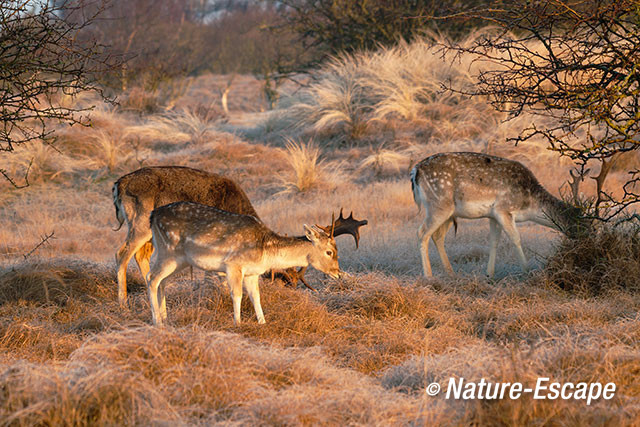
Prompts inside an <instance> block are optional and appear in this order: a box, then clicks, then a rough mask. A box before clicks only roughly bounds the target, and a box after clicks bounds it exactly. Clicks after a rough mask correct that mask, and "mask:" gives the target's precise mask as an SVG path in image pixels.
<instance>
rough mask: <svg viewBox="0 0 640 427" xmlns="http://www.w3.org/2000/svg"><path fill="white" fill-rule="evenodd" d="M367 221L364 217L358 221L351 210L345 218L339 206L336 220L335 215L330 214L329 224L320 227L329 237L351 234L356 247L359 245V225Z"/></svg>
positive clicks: (365, 223)
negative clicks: (338, 214)
mask: <svg viewBox="0 0 640 427" xmlns="http://www.w3.org/2000/svg"><path fill="white" fill-rule="evenodd" d="M368 223H369V222H368V221H367V220H366V219H365V220H362V221H358V220H357V219H354V218H353V212H351V214H350V215H349V217H348V218H345V217H344V216H343V214H342V208H340V216H339V217H338V219H337V220H335V216H333V215H332V216H331V224H329V225H327V226H326V227H321V226H318V227H319V228H321V229H322V230H324V232H325V233H327V234H328V235H329V236H331V237H337V236H339V235H341V234H351V235H352V236H353V239H354V240H355V241H356V249H357V248H358V247H359V246H360V227H362V226H363V225H367V224H368Z"/></svg>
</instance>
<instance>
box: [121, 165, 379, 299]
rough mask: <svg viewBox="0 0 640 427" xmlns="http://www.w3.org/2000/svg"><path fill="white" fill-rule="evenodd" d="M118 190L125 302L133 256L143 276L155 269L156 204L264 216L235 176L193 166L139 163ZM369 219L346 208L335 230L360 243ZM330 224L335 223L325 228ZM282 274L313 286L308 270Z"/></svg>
mask: <svg viewBox="0 0 640 427" xmlns="http://www.w3.org/2000/svg"><path fill="white" fill-rule="evenodd" d="M112 193H113V203H114V205H115V210H116V218H117V219H118V222H119V226H118V228H116V230H119V229H120V228H121V227H122V225H123V224H124V223H125V222H126V223H127V226H128V229H129V230H128V233H127V239H126V240H125V242H124V244H123V245H122V246H121V247H120V249H119V250H118V252H116V264H117V270H118V299H119V301H120V304H121V305H125V304H126V300H127V277H126V274H127V265H128V264H129V260H130V259H131V257H133V256H134V255H135V260H136V263H137V264H138V268H139V269H140V273H142V277H143V278H146V277H147V274H148V273H149V259H150V257H151V253H152V252H153V246H152V244H151V228H150V227H149V215H150V214H151V211H152V210H153V209H155V208H157V207H160V206H163V205H166V204H169V203H173V202H181V201H186V202H195V203H201V204H204V205H208V206H214V207H217V208H220V209H222V210H226V211H229V212H233V213H239V214H245V215H251V216H254V217H255V218H257V219H260V218H259V217H258V214H257V213H256V211H255V209H254V208H253V206H252V205H251V202H250V201H249V198H248V197H247V195H246V194H245V193H244V191H242V188H240V186H239V185H238V184H236V183H235V182H234V181H232V180H230V179H228V178H225V177H223V176H220V175H217V174H214V173H209V172H205V171H201V170H197V169H191V168H188V167H182V166H156V167H145V168H142V169H138V170H136V171H134V172H131V173H129V174H127V175H124V176H122V177H121V178H120V179H118V180H117V181H116V182H115V184H114V185H113V190H112ZM366 224H367V221H366V220H364V221H356V220H354V219H353V214H352V215H351V216H350V217H349V218H343V216H342V211H340V218H338V220H337V221H336V227H335V236H339V235H341V234H351V235H352V236H353V238H354V239H355V241H356V248H357V247H358V244H359V240H360V233H359V231H358V229H359V227H362V226H363V225H366ZM330 227H331V225H329V226H327V227H325V229H328V228H330ZM282 277H283V278H284V279H285V281H290V282H291V283H293V285H294V286H295V284H296V283H297V281H298V280H300V281H302V283H304V284H305V286H307V287H309V288H310V289H313V288H311V286H309V285H308V284H307V283H306V281H305V280H304V270H301V271H298V270H295V269H292V270H288V271H285V272H283V273H282Z"/></svg>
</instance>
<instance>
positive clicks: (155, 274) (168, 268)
mask: <svg viewBox="0 0 640 427" xmlns="http://www.w3.org/2000/svg"><path fill="white" fill-rule="evenodd" d="M177 268H178V263H177V262H176V261H175V260H173V259H164V260H160V259H158V260H157V261H156V262H155V263H154V265H153V268H152V269H151V271H150V272H149V281H148V288H149V303H150V305H151V315H152V317H153V324H154V325H158V326H162V321H163V316H162V312H161V304H160V299H159V297H160V298H162V299H163V300H164V285H162V288H161V290H160V295H158V288H159V286H160V283H161V282H162V281H163V280H164V279H165V278H166V277H168V276H169V275H170V274H171V273H173V272H174V271H176V269H177ZM164 310H165V312H166V304H165V305H164ZM165 318H166V313H165Z"/></svg>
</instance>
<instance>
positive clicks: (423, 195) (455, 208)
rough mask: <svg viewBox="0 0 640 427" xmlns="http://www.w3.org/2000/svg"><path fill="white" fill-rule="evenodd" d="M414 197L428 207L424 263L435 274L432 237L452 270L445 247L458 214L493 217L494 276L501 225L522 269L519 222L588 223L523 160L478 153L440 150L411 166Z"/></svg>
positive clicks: (572, 226)
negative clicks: (431, 245)
mask: <svg viewBox="0 0 640 427" xmlns="http://www.w3.org/2000/svg"><path fill="white" fill-rule="evenodd" d="M411 186H412V189H413V197H414V200H415V202H416V204H417V205H418V208H422V207H424V208H425V211H426V212H425V215H426V217H425V220H424V222H423V223H422V225H421V226H420V230H419V231H418V237H419V239H420V246H421V255H422V267H423V269H424V275H425V276H427V277H430V276H431V263H430V261H429V238H432V239H433V242H434V243H435V246H436V249H437V250H438V253H439V254H440V259H441V260H442V264H443V265H444V267H445V269H446V270H447V272H448V273H449V274H453V269H452V268H451V263H449V259H448V258H447V253H446V252H445V249H444V239H445V235H446V234H447V231H448V230H449V228H450V227H451V225H452V224H454V225H455V226H456V228H457V223H456V218H470V219H476V218H489V225H490V233H489V247H490V252H489V264H488V266H487V275H489V276H493V273H494V268H495V261H496V248H497V245H498V237H499V236H500V230H501V229H504V231H505V232H506V233H507V235H508V236H509V238H510V239H511V241H512V242H513V243H514V245H515V246H516V250H517V252H518V258H519V260H520V264H521V266H522V269H523V270H524V271H526V270H527V260H526V258H525V256H524V252H523V251H522V246H521V244H520V234H519V233H518V230H517V228H516V222H522V221H533V222H536V223H538V224H541V225H544V226H547V227H551V228H554V229H557V230H560V231H562V232H564V233H567V234H571V233H575V232H577V231H578V230H579V229H580V228H579V227H580V226H586V223H584V219H582V218H581V217H580V210H579V209H578V208H575V207H573V206H571V205H569V204H567V203H565V202H563V201H561V200H559V199H557V198H555V197H554V196H552V195H551V194H550V193H549V192H547V191H546V190H545V189H544V188H543V187H542V185H540V183H539V182H538V180H536V178H535V176H534V175H533V173H532V172H531V171H530V170H529V169H527V168H526V167H525V166H524V165H522V164H521V163H519V162H516V161H513V160H507V159H503V158H500V157H495V156H489V155H485V154H480V153H440V154H436V155H433V156H430V157H427V158H426V159H424V160H423V161H421V162H420V163H418V164H417V165H416V166H415V167H414V168H413V169H412V170H411Z"/></svg>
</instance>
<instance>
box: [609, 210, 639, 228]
mask: <svg viewBox="0 0 640 427" xmlns="http://www.w3.org/2000/svg"><path fill="white" fill-rule="evenodd" d="M634 219H636V220H638V221H639V222H640V214H637V213H636V214H633V215H631V216H629V217H627V218H622V219H621V220H619V221H618V222H616V223H615V224H614V225H615V226H616V227H617V226H619V225H620V224H622V223H623V222H629V221H633V220H634Z"/></svg>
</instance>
